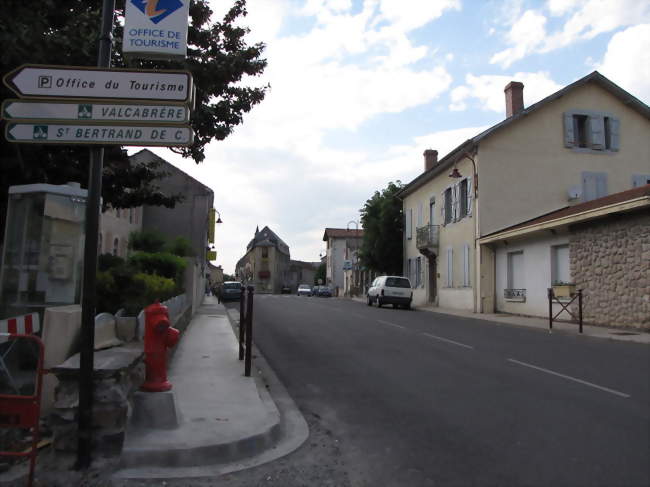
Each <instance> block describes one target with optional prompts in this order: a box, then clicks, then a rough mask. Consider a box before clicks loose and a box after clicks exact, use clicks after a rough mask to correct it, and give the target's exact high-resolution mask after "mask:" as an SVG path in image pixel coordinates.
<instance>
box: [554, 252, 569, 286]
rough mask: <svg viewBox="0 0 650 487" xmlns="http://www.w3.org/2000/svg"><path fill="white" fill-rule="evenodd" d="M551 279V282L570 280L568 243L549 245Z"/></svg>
mask: <svg viewBox="0 0 650 487" xmlns="http://www.w3.org/2000/svg"><path fill="white" fill-rule="evenodd" d="M551 281H552V284H556V283H560V282H565V283H568V282H571V274H570V268H569V246H568V245H556V246H553V247H551Z"/></svg>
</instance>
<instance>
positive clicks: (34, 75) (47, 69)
mask: <svg viewBox="0 0 650 487" xmlns="http://www.w3.org/2000/svg"><path fill="white" fill-rule="evenodd" d="M4 83H5V84H6V85H7V87H9V89H11V90H12V91H14V92H15V93H16V94H17V95H18V96H20V97H55V98H74V99H84V98H93V99H98V98H106V99H122V98H125V99H131V100H153V101H158V100H166V101H175V102H183V103H187V102H189V100H190V96H191V94H192V76H191V75H190V73H189V72H186V71H153V70H137V71H134V70H128V69H102V68H86V67H72V66H41V65H29V64H25V65H23V66H21V67H19V68H17V69H15V70H14V71H11V72H9V73H7V74H6V75H5V77H4Z"/></svg>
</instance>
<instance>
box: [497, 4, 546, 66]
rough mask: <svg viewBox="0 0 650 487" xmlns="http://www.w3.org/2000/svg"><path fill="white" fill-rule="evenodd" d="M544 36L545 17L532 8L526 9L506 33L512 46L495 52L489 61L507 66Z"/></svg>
mask: <svg viewBox="0 0 650 487" xmlns="http://www.w3.org/2000/svg"><path fill="white" fill-rule="evenodd" d="M545 37H546V17H544V16H543V15H541V14H540V13H538V12H536V11H534V10H526V12H524V14H523V15H522V16H521V17H520V18H519V19H518V20H517V21H516V22H515V23H514V24H513V26H512V27H511V28H510V32H508V34H507V35H506V39H507V40H508V42H509V43H510V44H512V47H509V48H508V49H505V50H503V51H500V52H498V53H496V54H495V55H494V56H492V58H491V59H490V63H492V64H500V65H501V66H503V67H504V68H507V67H509V66H510V65H511V64H512V63H513V62H515V61H517V60H519V59H522V58H523V57H524V56H526V54H528V53H529V52H531V51H533V50H534V49H535V48H536V47H537V46H539V45H540V43H541V42H543V40H544V38H545Z"/></svg>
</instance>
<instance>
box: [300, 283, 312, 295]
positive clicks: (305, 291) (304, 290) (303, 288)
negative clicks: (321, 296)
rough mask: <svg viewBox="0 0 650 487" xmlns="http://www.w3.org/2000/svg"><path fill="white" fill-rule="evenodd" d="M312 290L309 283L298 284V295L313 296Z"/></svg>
mask: <svg viewBox="0 0 650 487" xmlns="http://www.w3.org/2000/svg"><path fill="white" fill-rule="evenodd" d="M311 293H312V290H311V286H310V285H309V284H301V285H300V286H298V296H311Z"/></svg>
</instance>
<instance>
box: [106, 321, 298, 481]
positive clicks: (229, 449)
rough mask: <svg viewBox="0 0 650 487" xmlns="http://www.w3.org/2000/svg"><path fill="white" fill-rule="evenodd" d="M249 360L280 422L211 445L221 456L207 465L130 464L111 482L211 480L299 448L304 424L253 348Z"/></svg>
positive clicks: (265, 401)
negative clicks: (250, 433) (237, 439)
mask: <svg viewBox="0 0 650 487" xmlns="http://www.w3.org/2000/svg"><path fill="white" fill-rule="evenodd" d="M229 311H230V310H227V313H226V314H227V316H228V319H229V321H230V323H231V326H232V327H233V332H234V329H235V326H236V324H237V323H238V319H237V318H238V317H235V316H232V315H231V313H230V312H229ZM237 314H238V313H237ZM253 356H254V357H255V358H254V360H253V366H254V367H253V374H252V376H253V378H254V380H255V383H256V385H257V390H258V393H259V395H260V398H261V400H262V402H263V404H264V405H265V406H266V407H267V408H270V409H273V410H275V411H276V412H278V414H279V418H280V419H279V422H278V423H276V424H275V425H274V426H273V427H272V428H271V429H270V430H269V431H267V432H266V433H264V434H259V435H255V436H254V437H251V438H246V439H243V440H241V441H239V442H235V443H231V444H229V445H215V447H216V448H217V449H218V450H219V452H220V453H219V455H222V456H221V458H219V459H218V460H216V459H215V461H214V462H212V463H211V464H209V465H191V464H190V465H186V466H178V467H162V466H136V465H135V464H132V466H131V467H130V468H124V469H122V470H120V471H118V472H116V473H115V474H114V475H113V480H114V481H120V480H126V479H150V478H151V479H154V478H155V479H173V478H176V479H178V478H197V477H214V476H219V475H224V474H227V473H232V472H236V471H239V470H244V469H247V468H252V467H255V466H258V465H261V464H264V463H268V462H271V461H273V460H277V459H278V458H281V457H283V456H285V455H288V454H289V453H291V452H293V451H294V450H296V449H297V448H299V447H300V446H301V445H302V444H303V443H304V442H305V440H306V439H307V438H308V437H309V427H308V425H307V422H306V421H305V419H304V417H303V416H302V413H301V412H300V410H299V409H298V407H297V406H296V405H295V403H294V402H293V399H291V397H290V396H289V394H288V392H287V390H286V389H285V387H284V385H283V384H282V383H281V382H280V380H279V379H278V377H277V376H276V375H275V373H274V372H273V370H272V369H271V367H270V365H269V364H268V362H267V361H266V359H265V358H264V357H263V356H262V354H261V353H260V351H259V350H258V349H257V348H256V347H255V346H253ZM242 368H243V364H242ZM204 458H205V457H204ZM213 458H215V457H213ZM217 458H218V457H217ZM135 463H137V462H135ZM168 465H169V464H168Z"/></svg>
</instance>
